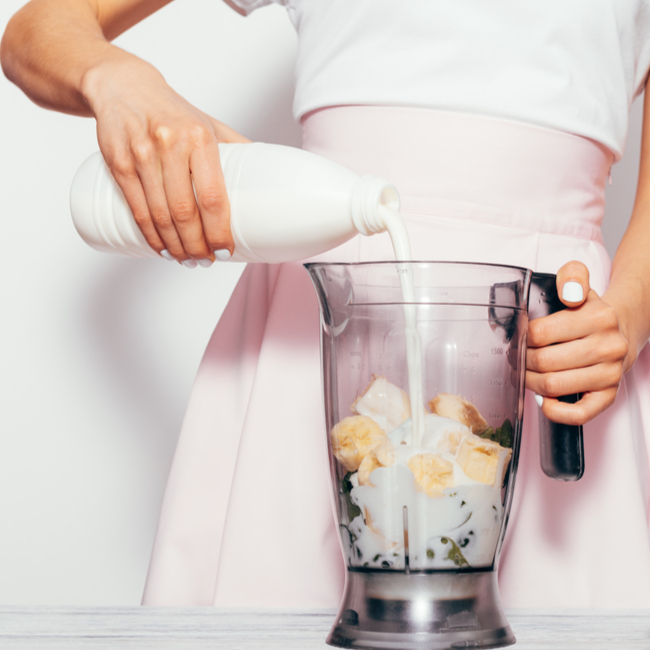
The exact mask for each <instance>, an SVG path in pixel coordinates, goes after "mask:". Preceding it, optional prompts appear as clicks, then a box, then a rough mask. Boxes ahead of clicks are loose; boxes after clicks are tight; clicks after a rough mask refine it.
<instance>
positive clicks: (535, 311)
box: [528, 273, 585, 481]
mask: <svg viewBox="0 0 650 650" xmlns="http://www.w3.org/2000/svg"><path fill="white" fill-rule="evenodd" d="M555 279H556V276H555V275H553V274H551V273H533V275H532V278H531V283H530V297H529V300H528V319H529V320H533V319H535V318H541V317H542V316H548V315H550V314H554V313H555V312H558V311H561V310H562V309H565V305H564V304H563V303H562V301H561V300H560V298H559V296H558V295H557V288H556V284H555ZM580 397H582V395H580V394H575V395H565V396H563V397H559V398H558V399H559V400H560V401H561V402H568V403H570V404H575V402H577V401H578V400H579V399H580ZM539 462H540V465H541V467H542V471H543V472H544V474H546V476H549V477H550V478H553V479H555V480H557V481H577V480H578V479H579V478H580V477H581V476H582V475H583V473H584V471H585V454H584V444H583V436H582V426H573V425H568V424H560V423H558V422H551V421H550V420H549V419H548V418H547V417H546V416H545V415H544V414H543V413H542V410H541V409H539Z"/></svg>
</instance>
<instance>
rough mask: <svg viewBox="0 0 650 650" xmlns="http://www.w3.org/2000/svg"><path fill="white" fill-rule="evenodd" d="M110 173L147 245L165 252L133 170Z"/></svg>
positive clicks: (140, 185) (157, 250) (158, 251)
mask: <svg viewBox="0 0 650 650" xmlns="http://www.w3.org/2000/svg"><path fill="white" fill-rule="evenodd" d="M111 173H112V175H113V178H115V181H116V182H117V184H118V185H119V186H120V189H121V190H122V194H124V198H125V199H126V202H127V203H128V205H129V208H130V209H131V212H132V213H133V218H134V219H135V222H136V224H137V226H138V228H139V229H140V232H141V233H142V235H143V236H144V238H145V239H146V241H147V244H149V246H150V247H151V248H152V249H153V250H155V251H156V252H157V253H158V254H160V253H161V252H162V251H163V250H165V243H164V242H163V240H162V239H161V238H160V235H159V234H158V231H157V230H156V227H155V226H154V223H153V221H152V219H151V215H150V214H149V206H148V205H147V199H146V197H145V193H144V190H143V188H142V183H141V182H140V178H139V176H138V175H137V173H136V172H135V169H133V171H132V172H124V171H123V170H121V169H120V170H118V169H112V170H111Z"/></svg>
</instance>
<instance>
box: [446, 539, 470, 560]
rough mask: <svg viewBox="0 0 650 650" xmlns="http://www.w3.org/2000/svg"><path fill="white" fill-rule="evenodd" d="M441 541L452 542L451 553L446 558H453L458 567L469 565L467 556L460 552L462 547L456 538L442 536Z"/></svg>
mask: <svg viewBox="0 0 650 650" xmlns="http://www.w3.org/2000/svg"><path fill="white" fill-rule="evenodd" d="M440 541H441V542H442V543H443V544H451V548H450V549H449V553H447V557H446V558H445V559H447V560H451V561H452V562H453V563H454V564H455V565H456V566H457V567H461V566H469V562H468V561H467V560H466V559H465V556H464V555H463V554H462V553H461V552H460V547H459V546H458V544H456V542H454V540H452V539H449V537H441V538H440Z"/></svg>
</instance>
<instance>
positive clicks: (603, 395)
mask: <svg viewBox="0 0 650 650" xmlns="http://www.w3.org/2000/svg"><path fill="white" fill-rule="evenodd" d="M615 398H616V389H615V388H608V389H606V390H603V391H594V392H591V393H585V394H584V395H583V396H582V398H581V399H580V400H578V401H577V402H576V403H575V404H569V403H567V402H560V401H559V400H557V399H555V398H553V397H544V399H543V402H542V407H541V408H542V413H544V415H545V416H546V417H547V418H548V419H549V420H551V422H559V423H561V424H570V425H573V426H579V425H581V424H586V423H587V422H589V421H590V420H593V419H594V418H595V417H596V416H597V415H600V414H601V413H602V412H603V411H604V410H606V409H607V408H609V407H610V406H611V405H612V404H613V403H614V399H615Z"/></svg>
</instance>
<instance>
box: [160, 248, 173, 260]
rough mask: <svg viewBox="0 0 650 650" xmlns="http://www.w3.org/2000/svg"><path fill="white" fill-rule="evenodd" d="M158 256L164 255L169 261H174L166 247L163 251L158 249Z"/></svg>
mask: <svg viewBox="0 0 650 650" xmlns="http://www.w3.org/2000/svg"><path fill="white" fill-rule="evenodd" d="M160 257H164V258H165V259H166V260H169V261H170V262H173V261H174V258H173V257H172V254H171V253H170V252H169V251H168V250H167V249H165V250H164V251H160Z"/></svg>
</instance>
